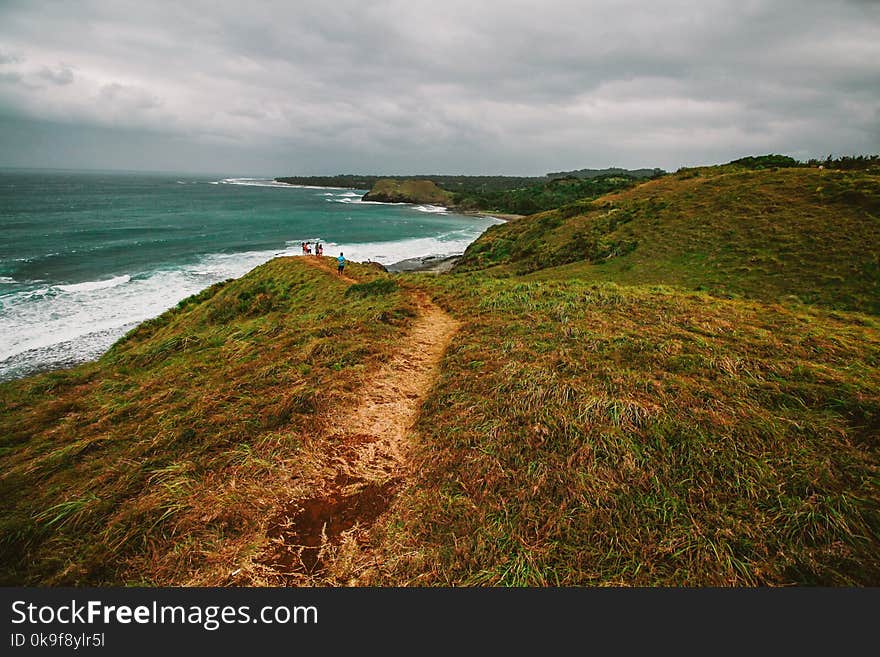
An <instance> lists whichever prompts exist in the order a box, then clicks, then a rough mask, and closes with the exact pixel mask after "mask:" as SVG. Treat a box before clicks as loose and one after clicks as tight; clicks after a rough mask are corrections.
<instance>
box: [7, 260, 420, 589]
mask: <svg viewBox="0 0 880 657" xmlns="http://www.w3.org/2000/svg"><path fill="white" fill-rule="evenodd" d="M328 260H329V258H328ZM349 269H350V270H351V273H352V274H353V275H356V276H358V277H360V278H363V279H364V280H367V281H369V280H370V279H372V278H374V277H375V276H376V275H377V272H376V270H373V269H371V268H368V267H364V266H359V265H357V264H355V263H352V264H351V265H350V267H347V268H346V270H347V271H348V270H349ZM348 289H349V287H348V285H347V284H346V283H345V282H343V281H342V280H339V279H337V278H335V277H334V276H332V275H326V274H324V273H323V272H321V271H318V270H315V269H313V268H311V267H307V266H304V265H302V264H301V263H298V262H296V259H295V258H279V259H276V260H273V261H272V262H270V263H268V264H266V265H263V266H261V267H258V268H257V269H255V270H254V271H252V272H251V273H249V274H248V275H247V276H245V277H243V278H241V279H239V280H235V281H231V282H228V283H225V284H218V285H215V286H213V287H211V288H209V289H207V290H205V291H204V292H202V293H201V294H199V295H197V296H195V297H190V298H189V299H186V300H184V301H182V302H181V303H180V305H179V306H178V307H177V308H176V309H173V310H170V311H168V312H166V313H165V314H163V315H161V316H160V317H158V318H156V319H154V320H151V321H148V322H145V323H143V324H141V325H140V326H139V327H138V328H137V329H135V330H134V331H133V332H132V333H130V334H129V335H128V336H127V337H126V338H124V339H123V340H122V341H120V342H119V343H117V345H116V346H114V347H113V349H111V350H110V352H108V353H107V354H106V355H105V356H104V357H103V358H101V359H100V360H99V361H98V362H96V363H91V364H87V365H83V366H80V367H77V368H74V369H72V370H67V371H58V372H55V373H49V374H43V375H40V376H35V377H31V378H27V379H23V380H20V381H15V382H11V383H5V384H3V385H0V473H2V474H0V497H2V499H3V513H2V514H0V582H2V583H3V584H6V585H8V584H51V585H82V584H93V585H97V584H106V583H114V584H144V585H171V584H174V585H179V584H187V583H195V584H205V583H215V584H222V583H224V582H225V579H224V578H225V576H226V573H228V572H229V568H228V565H229V564H230V563H237V562H238V561H239V560H240V559H242V558H243V555H251V554H254V553H255V551H256V550H258V549H259V547H260V546H261V545H262V544H264V543H265V542H266V538H265V525H266V522H267V517H268V514H269V512H270V511H271V510H273V509H275V508H276V507H277V505H278V504H279V501H280V500H286V499H288V496H289V495H290V494H291V487H292V486H293V489H294V490H296V488H297V484H296V483H295V482H294V483H293V484H292V483H291V478H292V476H296V474H297V473H300V474H302V473H306V472H308V471H309V468H310V467H312V466H311V465H310V464H313V463H315V462H316V461H318V462H323V461H324V460H326V459H327V458H329V457H328V455H327V452H328V450H329V449H330V447H331V446H329V445H324V444H317V445H316V444H314V442H315V441H314V440H313V439H312V436H314V435H317V432H318V431H319V430H320V429H321V428H322V427H324V426H326V424H327V423H329V422H333V421H334V420H335V418H334V417H333V415H332V411H333V409H334V408H335V407H337V406H338V405H339V404H342V403H344V402H345V401H346V400H347V399H350V398H351V397H352V395H354V394H356V392H357V390H358V388H359V386H361V385H363V378H364V376H365V375H366V373H367V372H369V371H370V370H371V369H372V368H373V367H375V366H376V365H377V364H378V363H379V362H381V361H382V360H384V358H385V357H386V356H387V355H388V354H389V353H391V352H392V351H393V349H394V346H395V344H396V343H397V341H398V340H399V338H400V336H401V335H402V334H403V332H404V331H405V329H406V328H407V325H408V322H409V318H410V316H411V315H412V311H411V309H410V308H409V306H408V302H407V301H406V300H405V299H404V298H403V296H401V294H400V293H399V292H397V291H396V285H392V286H391V287H390V288H388V287H386V288H384V289H381V290H380V291H381V292H383V293H382V294H371V293H370V288H369V287H368V288H367V289H366V293H365V294H363V295H358V294H351V293H348V294H346V293H347V291H348ZM298 492H299V493H300V494H301V495H304V496H308V495H309V494H310V493H311V492H312V491H309V490H299V491H298ZM218 573H221V574H218Z"/></svg>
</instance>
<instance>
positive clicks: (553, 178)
mask: <svg viewBox="0 0 880 657" xmlns="http://www.w3.org/2000/svg"><path fill="white" fill-rule="evenodd" d="M727 166H732V167H742V168H745V169H769V168H773V167H799V166H814V167H815V166H824V167H825V168H826V169H843V170H854V169H862V170H866V169H870V170H873V169H877V168H880V157H878V156H877V155H858V156H856V155H852V156H842V157H837V158H835V157H832V156H831V155H829V156H828V157H827V158H825V159H824V160H817V159H813V160H809V161H808V162H799V161H798V160H796V159H794V158H792V157H789V156H787V155H776V154H769V155H758V156H751V157H743V158H740V159H738V160H733V161H732V162H729V163H728V165H727ZM696 171H697V169H691V168H682V169H679V170H678V172H677V173H679V174H682V175H687V174H688V172H692V173H694V174H695V173H696ZM664 175H666V171H664V170H663V169H658V168H654V169H619V168H616V167H611V168H608V169H578V170H576V171H557V172H553V173H548V174H547V175H545V176H533V177H521V176H441V175H421V176H413V175H408V176H364V175H356V174H344V175H338V176H287V177H284V178H276V179H275V180H277V181H279V182H285V183H289V184H292V185H311V186H315V187H346V188H352V189H364V190H369V189H372V187H373V185H375V184H376V181H378V180H380V179H383V178H391V179H393V180H412V179H419V180H431V181H433V182H434V183H435V184H436V185H437V186H439V187H442V188H443V189H445V190H446V191H448V192H452V194H453V207H455V208H457V209H459V210H482V211H486V212H506V213H511V214H533V213H535V212H544V211H546V210H553V209H555V208H558V207H560V206H563V205H567V204H569V203H572V202H574V201H579V200H589V199H594V198H598V197H599V196H602V195H603V194H607V193H609V192H613V191H617V190H621V189H626V188H627V187H632V186H633V185H636V184H637V183H640V182H642V181H644V180H646V179H651V178H658V177H660V176H664Z"/></svg>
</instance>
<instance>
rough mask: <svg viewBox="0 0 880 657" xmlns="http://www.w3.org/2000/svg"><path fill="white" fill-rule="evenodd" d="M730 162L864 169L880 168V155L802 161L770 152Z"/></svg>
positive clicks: (752, 166) (753, 166)
mask: <svg viewBox="0 0 880 657" xmlns="http://www.w3.org/2000/svg"><path fill="white" fill-rule="evenodd" d="M728 164H737V165H739V166H743V167H746V168H748V169H771V168H774V167H775V168H778V169H782V168H786V167H804V166H807V167H818V166H822V167H825V168H826V169H838V170H841V171H864V170H867V169H876V168H880V155H843V156H841V157H834V156H833V155H828V156H827V157H826V158H825V159H824V160H818V159H815V158H813V159H810V160H807V161H806V162H800V161H799V160H796V159H794V158H793V157H789V156H788V155H776V154H770V155H757V156H750V157H741V158H739V159H738V160H732V161H731V162H728Z"/></svg>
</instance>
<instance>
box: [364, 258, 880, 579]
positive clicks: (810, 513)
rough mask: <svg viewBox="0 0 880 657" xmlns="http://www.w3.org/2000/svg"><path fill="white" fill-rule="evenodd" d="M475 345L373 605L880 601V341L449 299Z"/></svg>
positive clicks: (779, 312)
mask: <svg viewBox="0 0 880 657" xmlns="http://www.w3.org/2000/svg"><path fill="white" fill-rule="evenodd" d="M424 284H426V285H428V284H430V286H431V288H432V289H433V290H434V294H435V297H436V299H437V300H438V301H439V302H440V303H441V304H442V305H444V306H445V307H446V308H447V309H448V310H449V311H450V312H451V313H452V314H453V315H454V316H456V317H458V318H459V319H460V320H461V321H462V323H463V326H462V328H461V330H460V331H459V334H458V336H457V337H456V338H455V339H454V341H453V343H452V344H451V346H450V348H449V351H448V353H447V357H446V359H445V361H444V363H443V366H442V370H441V375H440V380H439V383H438V385H437V387H436V388H435V390H434V392H433V394H432V395H431V396H430V397H429V398H428V400H427V402H426V404H425V407H424V409H423V413H422V417H421V420H420V422H419V424H418V426H417V429H418V432H419V438H418V440H417V441H415V442H414V443H413V450H414V457H413V458H414V463H413V466H412V469H413V472H414V473H415V477H416V478H415V480H414V481H413V482H412V484H411V486H410V487H409V488H407V489H406V490H405V491H403V492H402V493H401V497H400V499H399V500H398V503H397V504H396V506H395V507H394V509H393V512H392V515H391V517H390V518H389V519H388V520H387V522H386V524H385V534H384V535H383V538H382V541H383V547H384V553H383V556H382V558H380V559H379V560H378V561H379V563H381V564H382V567H381V569H376V570H374V571H373V573H372V574H371V576H372V579H369V580H368V581H369V582H370V583H379V584H396V583H400V582H409V583H412V584H417V585H425V584H432V585H435V584H439V585H447V586H448V585H465V586H468V585H513V586H544V585H636V586H654V585H663V586H669V585H675V586H681V585H691V586H706V585H710V586H728V585H741V586H742V585H787V584H825V585H855V584H862V585H864V584H873V585H877V584H878V583H880V504H878V501H880V490H878V488H880V486H878V483H880V480H878V474H880V469H878V463H880V442H878V435H880V321H878V319H877V318H873V317H870V316H859V315H857V314H849V313H829V312H827V311H819V310H807V309H804V310H797V311H793V310H787V309H785V308H782V307H780V306H776V305H765V304H760V303H750V302H742V301H732V300H723V299H715V298H712V297H710V296H707V295H705V294H700V293H683V292H678V291H675V290H658V289H654V290H651V289H645V288H636V287H624V286H618V285H613V284H607V283H601V284H592V283H586V282H582V281H529V282H526V281H523V280H521V279H518V278H504V279H496V280H491V279H487V278H486V277H485V276H483V275H481V274H470V275H464V274H459V275H453V276H439V277H432V278H431V280H430V282H426V283H424Z"/></svg>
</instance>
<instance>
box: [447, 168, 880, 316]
mask: <svg viewBox="0 0 880 657" xmlns="http://www.w3.org/2000/svg"><path fill="white" fill-rule="evenodd" d="M566 264H568V265H570V266H568V267H558V265H566ZM493 266H497V267H498V271H496V272H495V273H496V274H502V273H516V274H523V273H529V272H539V271H541V270H544V271H541V273H538V274H535V277H536V278H541V277H549V278H561V279H564V278H569V277H574V278H578V279H586V280H594V281H599V280H604V281H616V282H621V283H632V284H665V285H675V286H679V287H683V288H686V289H701V290H707V291H710V292H712V293H714V294H717V295H721V296H735V297H739V296H741V297H748V298H753V299H762V300H766V301H776V300H779V299H783V298H787V299H789V300H792V301H801V302H804V303H810V304H821V305H824V306H829V307H834V308H841V309H853V310H863V311H866V312H871V313H880V175H878V174H877V173H870V172H865V171H853V172H841V171H828V170H819V169H816V168H788V169H778V170H775V171H774V170H765V171H751V170H745V169H743V168H741V167H738V166H735V165H733V166H726V167H713V168H704V169H694V170H688V171H684V172H681V173H678V174H675V175H672V176H667V177H664V178H660V179H658V180H654V181H651V182H647V183H644V184H642V185H639V186H638V187H635V188H633V189H629V190H626V191H623V192H620V193H618V194H611V195H606V196H604V197H601V198H599V199H597V200H595V201H583V202H577V203H573V204H569V205H567V206H564V207H562V208H559V209H558V210H553V211H550V212H545V213H542V214H537V215H533V216H530V217H526V218H523V219H520V220H516V221H512V222H509V223H507V224H504V225H501V226H495V227H493V228H491V229H490V230H489V231H488V232H487V233H486V234H485V235H484V236H483V237H481V238H480V239H479V240H477V241H476V242H475V243H474V244H472V245H471V246H470V248H468V250H467V253H466V254H465V257H464V258H463V259H462V261H461V262H460V263H459V265H458V267H459V270H460V271H461V270H476V269H484V268H487V267H493Z"/></svg>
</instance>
